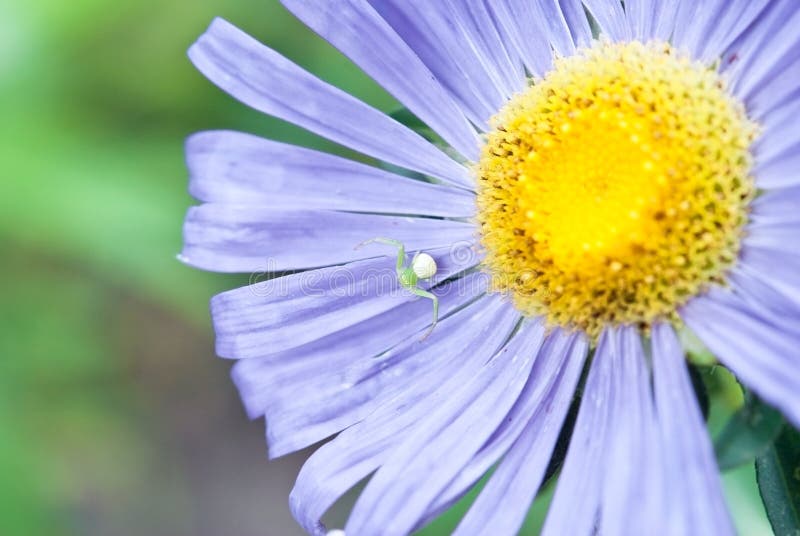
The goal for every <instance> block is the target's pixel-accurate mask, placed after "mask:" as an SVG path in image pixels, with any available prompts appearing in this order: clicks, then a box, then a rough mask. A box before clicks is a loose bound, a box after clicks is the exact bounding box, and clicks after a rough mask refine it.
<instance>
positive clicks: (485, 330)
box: [289, 307, 519, 531]
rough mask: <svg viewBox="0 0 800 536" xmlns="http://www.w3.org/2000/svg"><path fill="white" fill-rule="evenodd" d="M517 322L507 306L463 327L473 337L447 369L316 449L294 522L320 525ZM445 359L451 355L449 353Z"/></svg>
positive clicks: (297, 494)
mask: <svg viewBox="0 0 800 536" xmlns="http://www.w3.org/2000/svg"><path fill="white" fill-rule="evenodd" d="M472 313H474V311H472ZM470 314H471V313H470ZM518 318H519V316H518V315H517V314H514V311H513V308H511V307H507V308H501V309H500V310H496V311H495V313H494V317H493V320H492V321H491V322H487V323H483V324H480V325H472V326H466V327H469V328H471V332H472V333H471V334H470V335H468V338H467V340H466V341H463V342H462V343H460V344H458V345H456V346H455V347H453V349H452V352H454V353H455V354H456V355H457V356H458V357H456V361H455V362H452V363H451V366H450V367H442V368H441V369H440V370H439V372H438V373H437V374H429V375H426V376H423V377H421V378H419V381H417V382H415V383H414V384H412V385H411V386H410V387H409V388H408V389H405V390H403V391H401V392H399V393H398V394H396V395H395V396H393V397H392V398H391V399H390V400H387V401H386V402H384V403H383V404H382V405H381V406H380V407H379V408H378V409H377V410H376V411H375V412H373V413H371V414H370V415H369V416H368V417H367V418H365V419H364V420H363V421H361V422H359V423H358V424H355V425H353V426H351V427H350V428H347V429H346V430H345V431H343V432H342V433H341V434H339V436H337V437H336V439H334V440H333V441H331V442H330V443H328V444H326V445H324V446H322V447H321V448H320V449H319V450H317V452H315V453H314V454H313V455H312V456H311V458H309V460H308V461H307V462H306V464H305V465H304V466H303V469H302V470H301V471H300V475H299V476H298V478H297V483H296V484H295V488H294V490H292V494H291V496H290V501H289V502H290V505H291V507H292V512H293V513H294V516H295V518H296V519H297V520H298V522H299V523H300V524H301V525H302V526H303V527H305V528H306V530H309V531H311V530H312V529H313V528H314V527H316V526H319V519H320V518H321V517H322V515H323V514H324V513H325V511H326V510H327V509H328V508H329V507H330V506H331V505H332V504H333V503H334V502H335V501H336V499H338V498H339V497H340V496H341V495H343V494H344V493H345V492H346V491H347V490H348V489H350V488H351V487H353V486H354V485H356V484H357V483H358V482H359V481H360V480H362V479H363V478H365V477H366V476H367V475H369V474H370V473H372V472H373V471H374V470H375V469H377V468H378V467H379V466H380V465H382V464H383V463H384V462H385V461H386V460H387V459H388V458H389V456H390V455H391V453H392V452H393V451H394V450H396V449H397V447H398V446H399V445H401V444H402V443H403V442H404V441H406V438H407V436H408V434H409V430H413V429H414V427H416V426H417V425H418V424H419V423H420V422H423V421H424V420H425V419H426V418H428V416H429V415H430V414H431V413H432V412H433V411H435V410H436V408H439V407H440V406H441V405H442V404H443V403H445V402H446V401H448V400H449V399H450V398H451V397H452V396H454V393H456V392H457V391H458V390H460V389H462V388H463V387H464V385H465V384H466V383H467V382H468V381H470V379H471V378H473V377H474V376H475V375H476V374H478V373H479V371H481V370H483V369H485V368H486V366H487V365H486V362H487V360H488V358H489V357H490V356H492V355H493V354H495V352H497V350H498V349H500V348H501V347H502V346H503V344H504V343H505V341H506V339H507V338H508V336H509V335H510V334H511V332H512V330H513V329H514V327H515V326H516V324H517V322H518ZM431 336H433V335H431ZM470 341H474V344H473V345H472V347H471V349H470V352H463V348H464V347H465V344H464V343H469V342H470ZM450 359H452V353H451V352H448V361H449V360H450Z"/></svg>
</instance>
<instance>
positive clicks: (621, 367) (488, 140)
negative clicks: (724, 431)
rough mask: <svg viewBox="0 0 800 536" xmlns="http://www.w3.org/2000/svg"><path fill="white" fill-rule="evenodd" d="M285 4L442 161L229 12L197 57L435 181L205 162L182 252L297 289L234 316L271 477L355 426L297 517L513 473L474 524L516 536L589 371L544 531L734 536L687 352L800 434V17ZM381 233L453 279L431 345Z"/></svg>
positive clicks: (466, 527)
mask: <svg viewBox="0 0 800 536" xmlns="http://www.w3.org/2000/svg"><path fill="white" fill-rule="evenodd" d="M282 1H283V4H284V5H285V6H286V7H287V8H288V9H289V10H290V11H291V12H292V13H294V14H295V15H296V16H297V17H298V18H300V19H301V20H302V21H303V22H304V23H306V24H307V25H308V26H310V27H311V28H312V29H314V30H315V31H316V32H317V33H319V34H320V35H321V36H323V37H324V38H325V39H327V40H328V41H329V42H331V43H332V44H333V45H334V46H336V47H337V48H338V49H339V50H341V51H342V52H343V53H344V54H345V55H347V56H348V57H350V58H351V59H352V60H353V61H354V62H355V63H356V64H358V65H359V66H360V67H361V68H362V69H363V70H364V71H365V72H366V73H367V74H369V75H370V76H372V77H373V78H374V79H375V80H376V81H377V82H378V83H380V84H381V85H382V86H383V87H384V88H386V89H387V90H388V91H389V92H391V93H392V94H393V95H394V96H395V97H396V98H397V99H398V100H399V101H400V102H402V103H403V105H404V106H405V107H406V108H407V109H408V110H409V111H410V112H412V113H413V114H414V115H415V116H416V117H418V118H419V119H420V120H421V121H422V122H424V123H425V124H427V125H428V126H429V127H430V128H431V129H432V130H433V131H435V132H436V133H437V134H438V136H439V137H440V138H441V139H442V140H443V141H444V143H445V144H446V145H447V147H446V148H444V149H441V148H440V147H438V146H436V145H434V144H432V143H430V142H428V141H427V140H426V139H424V138H423V137H421V136H420V135H418V134H417V133H415V132H414V131H412V130H410V129H409V128H407V127H406V126H404V125H402V124H400V123H398V122H397V121H395V120H394V119H392V118H390V117H389V116H387V115H384V114H383V113H382V112H380V111H378V110H375V109H374V108H371V107H369V106H368V105H366V104H364V103H362V102H361V101H359V100H358V99H356V98H354V97H352V96H350V95H348V94H346V93H344V92H342V91H340V90H338V89H336V88H335V87H332V86H330V85H328V84H326V83H325V82H323V81H322V80H320V79H318V78H316V77H314V76H313V75H311V74H310V73H308V72H306V71H304V70H303V69H301V68H300V67H298V66H297V65H295V64H293V63H292V62H290V61H289V60H287V59H286V58H284V57H282V56H281V55H279V54H277V53H276V52H274V51H273V50H271V49H269V48H267V47H265V46H263V45H261V44H259V43H258V42H256V41H255V40H253V39H252V38H251V37H249V36H247V35H245V34H244V33H242V32H241V31H239V30H238V29H236V28H235V27H233V26H232V25H230V24H229V23H227V22H225V21H223V20H216V21H214V22H213V23H212V25H211V26H210V28H209V29H208V31H207V32H206V33H205V34H204V35H203V36H202V37H200V39H199V40H198V41H197V43H195V45H194V46H193V47H192V48H191V49H190V51H189V56H190V58H191V59H192V61H193V62H194V64H195V65H196V66H197V68H198V69H200V71H202V72H203V73H204V74H205V75H206V76H207V77H208V78H209V79H210V80H211V81H213V82H214V83H215V84H217V85H218V86H220V87H221V88H222V89H224V90H225V91H227V92H228V93H230V94H231V95H233V96H234V97H236V98H237V99H239V100H240V101H242V102H244V103H246V104H248V105H250V106H252V107H253V108H255V109H257V110H259V111H261V112H264V113H267V114H269V115H273V116H276V117H279V118H281V119H283V120H286V121H289V122H292V123H294V124H296V125H298V126H301V127H303V128H305V129H307V130H309V131H311V132H314V133H316V134H318V135H320V136H323V137H326V138H328V139H330V140H332V141H334V142H337V143H339V144H341V145H343V146H346V147H349V148H351V149H353V150H355V151H357V152H360V153H362V154H364V155H366V156H368V157H371V158H373V159H375V160H376V161H382V162H385V163H387V164H391V165H392V166H394V168H392V169H396V168H402V169H405V170H408V171H410V172H414V173H413V174H411V173H408V174H405V175H400V174H396V173H394V172H389V171H385V170H383V169H379V168H377V167H373V166H371V165H367V164H363V163H357V162H354V161H351V160H347V159H343V158H340V157H336V156H332V155H328V154H322V153H319V152H316V151H312V150H308V149H303V148H299V147H295V146H291V145H284V144H281V143H277V142H274V141H269V140H264V139H260V138H256V137H254V136H250V135H246V134H241V133H236V132H204V133H200V134H196V135H195V136H193V137H191V138H190V139H189V141H188V142H187V158H188V164H189V169H190V174H191V183H190V189H191V193H192V194H193V195H194V196H195V197H196V198H197V199H199V200H200V201H202V203H203V204H201V205H200V206H197V207H193V208H192V209H190V211H189V213H188V215H187V217H186V224H185V228H184V236H185V246H184V251H183V254H182V260H184V261H185V262H186V263H188V264H190V265H193V266H197V267H199V268H203V269H207V270H214V271H220V272H249V273H262V272H268V273H271V272H286V271H290V272H293V273H292V274H291V275H285V276H283V277H280V278H274V279H267V280H265V281H261V282H257V283H255V284H253V285H252V286H250V287H246V288H241V289H238V290H233V291H230V292H226V293H223V294H221V295H219V296H217V297H215V298H214V299H213V301H212V315H213V320H214V326H215V329H216V333H217V352H218V353H219V355H220V356H223V357H226V358H231V359H237V360H238V362H237V364H236V366H235V368H234V379H235V381H236V383H237V385H238V386H239V389H240V391H241V395H242V399H243V401H244V404H245V406H246V408H247V411H248V413H249V414H250V416H251V417H254V418H255V417H260V416H264V417H265V418H266V422H267V436H268V442H269V449H270V455H271V456H272V457H277V456H282V455H284V454H287V453H290V452H293V451H296V450H298V449H302V448H304V447H307V446H309V445H312V444H314V443H316V442H318V441H321V440H323V439H326V438H331V437H333V436H335V437H334V438H333V439H331V440H330V441H329V442H328V443H327V444H325V445H324V446H323V447H321V448H320V449H319V450H318V451H317V452H315V453H314V454H313V455H312V456H311V458H310V459H309V460H308V462H307V463H306V465H305V466H304V467H303V469H302V471H301V472H300V475H299V477H298V480H297V484H296V486H295V489H294V490H293V492H292V495H291V498H290V502H291V507H292V511H293V513H294V515H295V517H296V518H297V520H298V522H299V523H300V524H301V525H302V526H303V527H304V528H305V529H306V530H307V531H308V532H309V533H311V534H325V532H326V529H325V528H324V527H323V526H322V524H321V523H320V519H321V517H322V515H323V514H324V513H325V511H326V510H327V509H328V508H329V507H330V506H331V505H332V504H333V503H334V502H335V501H336V500H337V499H338V498H339V497H341V496H342V495H343V494H344V493H345V492H346V491H347V490H349V489H350V488H352V487H353V486H355V485H356V484H357V483H358V482H360V481H361V480H362V479H364V478H366V477H368V476H370V475H371V478H370V480H369V483H368V484H367V486H366V488H365V490H364V491H363V493H362V494H361V496H360V498H359V500H358V502H357V503H356V505H355V507H354V509H353V512H352V514H351V516H350V519H349V521H348V523H347V526H346V527H345V528H344V530H345V533H346V534H348V535H359V536H360V535H403V534H408V533H410V532H412V531H414V530H415V529H417V528H419V527H421V526H423V525H424V524H425V523H426V522H428V521H429V520H431V519H432V518H433V517H434V516H436V515H437V514H439V513H441V512H442V511H444V510H445V509H446V508H448V506H450V505H452V504H453V503H454V502H455V501H456V500H458V499H459V498H460V497H461V496H463V494H464V493H466V492H467V491H468V490H469V489H471V488H472V486H473V485H474V484H475V483H476V482H477V481H478V480H479V479H480V478H481V477H482V476H483V475H484V474H486V472H487V471H488V470H489V469H490V468H492V467H495V470H494V471H493V472H492V473H491V476H490V477H489V478H488V481H487V484H486V486H485V487H484V488H483V489H482V491H481V492H480V494H479V496H478V498H477V500H476V501H475V503H474V504H473V506H472V507H471V509H470V510H469V512H468V513H467V515H466V516H465V517H464V519H463V520H462V522H461V524H460V525H459V527H458V529H457V530H456V534H464V535H471V534H492V535H504V534H509V535H510V534H515V533H516V532H517V531H518V530H519V528H520V526H521V524H522V522H523V520H524V518H525V515H526V513H527V510H528V508H529V507H530V504H531V502H532V501H533V499H534V497H535V496H536V493H537V491H538V489H539V487H540V485H541V484H542V481H543V478H544V475H545V471H546V469H547V465H548V462H549V460H550V456H551V453H552V451H553V448H554V446H555V443H556V440H557V438H558V435H559V432H560V430H561V428H562V424H563V422H564V420H565V417H566V415H567V411H568V409H569V407H570V404H571V401H572V399H573V394H574V392H575V389H576V387H577V386H578V384H579V382H580V379H581V375H582V371H583V369H584V365H585V364H588V363H590V366H589V371H588V377H587V378H586V381H585V386H584V389H583V396H582V401H581V404H580V410H579V414H578V418H577V422H576V424H575V428H574V431H573V434H572V438H571V442H570V445H569V450H568V453H567V456H566V459H565V461H564V465H563V469H562V472H561V476H560V479H559V483H558V487H557V489H556V493H555V497H554V499H553V503H552V506H551V508H550V512H549V514H548V518H547V521H546V524H545V528H544V533H545V534H592V533H594V532H595V531H599V533H602V534H605V535H616V534H646V533H649V532H651V531H652V527H659V532H661V533H665V534H676V535H680V534H689V533H693V534H694V533H696V534H733V533H734V529H733V526H732V523H731V519H730V516H729V514H728V511H727V509H726V506H725V504H724V500H723V497H722V493H721V490H720V483H719V476H718V471H717V467H716V464H715V460H714V456H713V451H712V449H711V446H710V442H709V438H708V436H707V432H706V430H705V423H704V422H703V418H702V415H701V413H700V411H699V409H698V406H697V402H696V400H695V395H694V392H693V389H692V385H691V382H690V380H689V375H688V372H687V367H686V364H685V360H684V350H683V349H682V347H681V344H680V342H679V339H678V337H677V332H678V331H679V330H687V331H688V330H690V331H691V332H693V333H694V334H696V335H697V336H698V337H699V338H700V339H701V340H702V341H703V343H704V344H705V345H706V346H707V347H708V348H709V349H710V350H711V351H712V352H713V353H714V354H715V355H716V356H717V357H718V359H719V360H720V361H721V362H722V363H723V364H724V365H725V366H727V367H728V368H730V370H731V371H732V372H733V373H734V374H736V375H737V376H738V377H739V378H740V379H741V381H742V382H743V383H744V384H746V385H747V386H748V387H749V388H751V389H752V390H753V391H755V392H756V393H757V394H758V395H760V396H761V397H762V398H764V399H765V400H767V401H768V402H770V403H771V404H772V405H774V406H775V407H777V408H779V409H780V410H781V411H782V412H783V413H784V415H785V416H786V417H787V418H788V419H789V420H790V421H791V422H792V423H793V424H795V425H800V375H798V374H797V372H796V371H797V369H798V368H797V367H798V364H800V361H798V359H799V357H798V352H797V348H798V345H799V344H800V276H798V274H800V248H798V244H799V243H798V236H800V234H798V233H800V216H799V215H800V173H799V172H798V168H799V167H800V128H798V126H797V122H796V120H795V117H796V115H797V113H798V111H800V86H798V82H797V81H798V80H799V79H800V78H799V75H800V36H798V34H797V32H796V30H795V28H796V27H797V23H798V22H800V4H798V3H797V2H796V0H772V1H770V0H709V1H707V2H695V1H693V0H692V1H690V0H671V1H664V2H661V1H654V0H640V1H630V2H625V6H624V8H623V5H622V3H620V2H618V1H616V0H584V1H583V2H581V1H580V0H524V1H523V0H497V1H492V2H489V1H484V0H442V1H437V2H422V1H419V2H412V1H408V0H371V1H367V0H341V1H337V2H332V1H328V0H282ZM584 7H585V10H584ZM593 26H594V27H595V28H599V35H600V37H599V39H595V37H593V30H592V28H593ZM595 33H596V32H595ZM412 175H413V176H412ZM376 237H385V238H389V239H391V240H396V241H399V242H402V243H403V244H405V246H406V248H407V249H408V250H409V251H410V252H412V253H413V252H424V253H427V254H429V255H430V256H431V257H432V258H433V259H434V260H435V262H434V263H431V262H428V263H427V265H426V273H428V271H430V272H431V273H432V272H433V271H435V274H434V276H433V278H432V279H430V280H420V281H419V282H418V283H417V284H418V285H419V287H420V288H426V289H430V290H431V292H433V293H434V294H435V295H436V296H437V297H438V300H439V304H440V308H439V322H438V324H437V325H436V327H435V328H434V329H433V331H432V332H431V335H430V336H429V337H427V338H424V340H421V338H422V336H423V335H424V334H425V332H426V331H427V330H428V328H429V326H430V324H431V320H432V319H431V302H430V301H428V300H421V299H419V298H418V297H417V296H415V295H414V294H412V293H410V292H407V291H406V289H404V288H403V286H402V285H401V284H400V283H399V282H398V280H397V277H396V275H395V272H394V263H395V257H396V251H394V250H393V249H392V248H391V247H389V246H387V245H378V244H372V245H370V246H369V247H364V248H360V249H356V248H355V246H356V245H358V244H359V243H362V242H364V241H368V240H370V239H373V238H376ZM401 260H402V259H401ZM590 353H591V355H592V356H593V357H592V358H591V359H590V360H589V359H587V358H588V356H589V355H590Z"/></svg>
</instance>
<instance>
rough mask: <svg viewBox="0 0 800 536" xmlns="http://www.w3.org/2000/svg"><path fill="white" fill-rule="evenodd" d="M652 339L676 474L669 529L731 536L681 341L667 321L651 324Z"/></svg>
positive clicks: (669, 469)
mask: <svg viewBox="0 0 800 536" xmlns="http://www.w3.org/2000/svg"><path fill="white" fill-rule="evenodd" d="M652 338H653V380H654V392H655V401H656V410H657V412H658V424H659V428H660V433H661V439H660V440H661V445H662V447H663V448H662V449H661V455H662V456H663V459H662V460H661V463H662V464H663V466H664V468H665V472H666V474H667V475H672V478H670V479H669V483H670V484H669V486H668V488H667V490H668V493H667V494H666V511H667V513H668V517H667V518H666V519H669V521H670V529H671V531H670V534H676V535H680V534H693V533H696V534H719V535H721V536H722V535H726V534H730V535H733V534H735V533H736V531H735V530H734V527H733V523H732V521H731V517H730V514H729V513H728V509H727V507H726V505H725V497H724V495H723V494H722V486H721V483H720V478H719V468H718V467H717V462H716V459H715V458H714V450H713V448H712V447H711V441H709V437H708V430H707V429H706V425H705V421H704V420H703V416H702V414H701V413H700V408H699V406H698V405H697V399H696V397H695V393H694V388H693V387H692V383H691V380H690V378H689V374H688V371H687V369H686V359H685V358H684V355H683V350H682V348H681V345H680V342H679V341H678V338H677V336H676V335H675V332H674V331H673V329H672V327H670V326H669V324H658V325H656V326H653V336H652ZM678 475H680V477H679V478H676V477H677V476H678ZM698 497H702V498H703V500H702V501H698V500H697V498H698Z"/></svg>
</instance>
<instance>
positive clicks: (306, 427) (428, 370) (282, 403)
mask: <svg viewBox="0 0 800 536" xmlns="http://www.w3.org/2000/svg"><path fill="white" fill-rule="evenodd" d="M487 304H491V305H487ZM428 307H429V309H428V310H427V311H425V317H426V318H428V319H429V318H430V316H429V315H430V313H431V311H430V303H428ZM484 307H485V308H486V310H481V309H482V308H484ZM514 316H515V313H514V311H513V308H512V307H511V306H510V305H508V304H507V303H502V302H501V301H500V300H494V302H493V301H492V300H491V299H483V300H480V301H479V302H478V303H476V304H474V305H470V306H468V307H467V308H466V309H465V310H464V312H462V313H460V314H456V315H454V316H453V317H451V318H449V319H445V320H443V321H442V325H441V326H437V327H436V328H435V329H434V330H433V332H432V333H431V335H430V337H428V338H427V339H426V340H425V341H420V338H421V337H422V335H423V333H422V332H421V331H419V330H418V331H416V332H412V333H410V334H409V335H408V336H407V337H406V338H405V340H404V341H403V342H401V343H400V344H398V345H397V346H395V347H393V348H392V347H385V348H384V350H386V351H385V352H384V353H382V354H361V355H357V354H351V355H350V356H349V362H348V363H342V364H341V365H340V366H339V367H338V368H334V367H336V364H335V363H333V364H325V365H324V366H323V367H318V370H317V371H316V373H312V374H314V375H313V376H309V375H306V376H305V381H303V378H302V377H299V376H295V377H294V378H292V380H293V381H292V382H291V383H290V384H289V385H284V386H281V387H280V388H278V389H275V390H274V391H272V392H269V395H268V396H269V399H268V400H267V405H266V408H265V411H266V418H267V438H268V440H269V444H270V453H271V455H273V456H280V455H283V454H286V453H288V452H292V451H295V450H298V449H300V448H303V447H306V446H308V445H311V444H313V443H316V442H317V441H320V440H321V439H324V438H326V437H329V436H330V435H332V434H334V433H336V432H338V431H340V430H342V429H344V428H346V427H348V426H351V425H353V424H355V423H357V422H359V421H361V420H363V419H364V418H365V417H367V416H368V415H369V414H371V413H373V412H374V411H375V410H376V409H377V408H379V407H380V406H381V405H383V404H385V403H387V402H388V401H391V400H392V399H393V398H395V397H396V396H398V395H400V394H401V393H403V392H406V391H408V390H409V389H412V387H414V386H417V385H418V384H420V382H421V380H422V378H423V377H425V376H428V375H431V376H435V377H441V376H442V375H443V374H449V373H450V372H451V371H452V370H454V369H455V368H457V367H458V361H459V360H460V359H463V357H462V356H463V352H464V350H465V349H467V348H468V347H469V344H474V343H475V342H476V341H475V339H474V336H475V333H476V330H475V326H477V325H489V323H490V322H491V321H494V320H498V319H512V318H513V317H514ZM464 323H468V324H469V325H466V326H465V325H463V324H464ZM384 344H385V343H384ZM417 392H418V393H420V391H419V390H417Z"/></svg>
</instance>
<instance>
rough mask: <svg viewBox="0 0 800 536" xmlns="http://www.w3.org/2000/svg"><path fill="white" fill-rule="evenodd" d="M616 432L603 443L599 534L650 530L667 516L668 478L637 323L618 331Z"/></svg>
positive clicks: (612, 393)
mask: <svg viewBox="0 0 800 536" xmlns="http://www.w3.org/2000/svg"><path fill="white" fill-rule="evenodd" d="M614 335H615V337H614V352H613V354H612V355H613V358H614V362H613V365H612V366H613V367H614V371H613V375H614V380H613V383H612V387H611V389H610V391H609V397H610V398H611V400H612V406H611V423H610V429H611V430H612V433H611V434H610V435H609V436H607V443H606V444H605V447H604V449H603V450H604V452H605V460H604V461H603V464H602V467H603V468H605V469H606V470H604V471H602V478H603V482H602V484H601V486H602V499H601V505H600V510H601V512H600V525H599V528H598V532H599V533H601V534H646V533H647V532H648V531H649V530H650V529H651V528H652V527H653V524H654V523H655V522H658V523H659V524H662V525H667V524H668V522H669V521H668V520H667V519H666V516H664V515H663V512H664V511H663V496H664V492H665V484H666V479H667V478H671V477H672V476H673V475H665V473H664V471H662V468H663V466H662V465H661V460H662V458H661V454H660V450H661V442H660V438H659V431H658V427H657V425H656V421H655V407H654V405H653V394H652V389H651V384H650V371H649V370H648V368H647V365H646V363H645V355H644V349H643V348H642V343H641V337H640V334H639V329H638V328H637V327H629V326H626V327H621V328H618V329H617V330H615V333H614Z"/></svg>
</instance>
